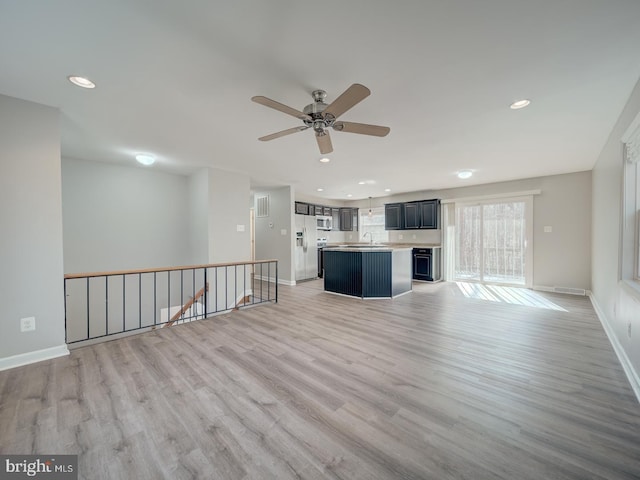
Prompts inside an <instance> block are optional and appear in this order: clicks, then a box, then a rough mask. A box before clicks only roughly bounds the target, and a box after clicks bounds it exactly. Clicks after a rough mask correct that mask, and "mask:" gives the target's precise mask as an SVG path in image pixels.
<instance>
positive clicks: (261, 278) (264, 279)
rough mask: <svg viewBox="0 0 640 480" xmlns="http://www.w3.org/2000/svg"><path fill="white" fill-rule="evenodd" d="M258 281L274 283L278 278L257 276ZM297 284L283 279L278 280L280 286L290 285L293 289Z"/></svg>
mask: <svg viewBox="0 0 640 480" xmlns="http://www.w3.org/2000/svg"><path fill="white" fill-rule="evenodd" d="M255 279H256V280H262V281H263V282H270V283H274V282H275V281H276V277H267V276H266V275H256V276H255ZM295 284H296V282H295V281H292V280H283V279H282V278H278V285H288V286H290V287H293V286H294V285H295Z"/></svg>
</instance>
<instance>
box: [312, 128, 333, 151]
mask: <svg viewBox="0 0 640 480" xmlns="http://www.w3.org/2000/svg"><path fill="white" fill-rule="evenodd" d="M316 140H317V142H318V147H320V153H322V154H323V155H324V154H326V153H331V152H333V145H331V137H330V136H329V132H327V131H324V132H322V133H318V132H316Z"/></svg>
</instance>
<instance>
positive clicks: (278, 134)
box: [258, 127, 309, 142]
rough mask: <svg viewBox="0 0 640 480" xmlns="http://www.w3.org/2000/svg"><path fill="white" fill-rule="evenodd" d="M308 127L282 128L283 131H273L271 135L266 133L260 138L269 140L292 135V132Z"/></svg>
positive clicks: (265, 140)
mask: <svg viewBox="0 0 640 480" xmlns="http://www.w3.org/2000/svg"><path fill="white" fill-rule="evenodd" d="M307 128H309V127H293V128H289V129H287V130H282V131H281V132H276V133H272V134H271V135H265V136H264V137H260V138H259V139H258V140H260V141H262V142H267V141H269V140H273V139H275V138H280V137H284V136H285V135H291V134H292V133H296V132H301V131H303V130H306V129H307Z"/></svg>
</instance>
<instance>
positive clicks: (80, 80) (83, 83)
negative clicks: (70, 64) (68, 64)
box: [67, 75, 96, 88]
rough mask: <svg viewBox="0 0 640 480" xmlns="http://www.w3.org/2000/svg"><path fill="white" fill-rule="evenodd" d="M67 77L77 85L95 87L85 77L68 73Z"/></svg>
mask: <svg viewBox="0 0 640 480" xmlns="http://www.w3.org/2000/svg"><path fill="white" fill-rule="evenodd" d="M67 79H68V80H69V81H70V82H71V83H73V84H74V85H77V86H78V87H82V88H96V84H95V83H93V82H92V81H91V80H89V79H88V78H85V77H79V76H78V75H69V76H68V77H67Z"/></svg>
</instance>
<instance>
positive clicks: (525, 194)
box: [440, 190, 542, 204]
mask: <svg viewBox="0 0 640 480" xmlns="http://www.w3.org/2000/svg"><path fill="white" fill-rule="evenodd" d="M541 193H542V190H526V191H524V192H509V193H495V194H492V195H478V196H477V197H461V198H445V199H441V200H440V203H441V204H442V203H458V202H459V203H467V202H483V201H485V200H495V199H496V198H513V197H528V196H531V195H540V194H541Z"/></svg>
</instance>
